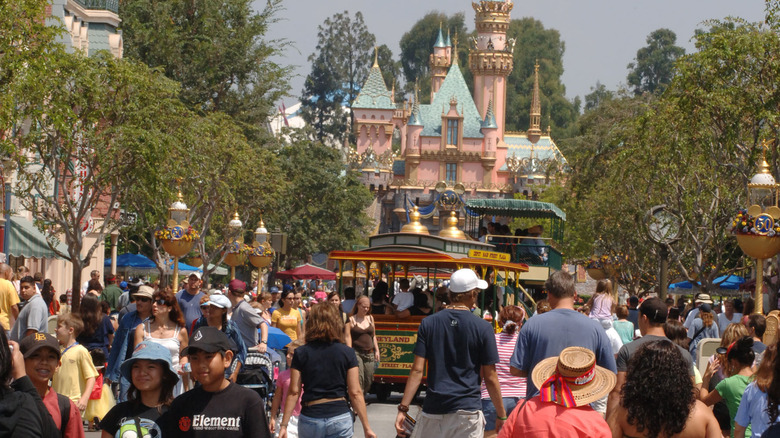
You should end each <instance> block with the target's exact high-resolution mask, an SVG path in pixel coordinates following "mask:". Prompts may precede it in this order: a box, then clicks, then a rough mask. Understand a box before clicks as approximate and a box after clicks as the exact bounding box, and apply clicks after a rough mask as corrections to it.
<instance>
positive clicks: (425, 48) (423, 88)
mask: <svg viewBox="0 0 780 438" xmlns="http://www.w3.org/2000/svg"><path fill="white" fill-rule="evenodd" d="M439 29H442V33H443V35H444V36H445V37H446V35H447V31H448V30H449V32H450V39H451V40H454V39H455V36H456V35H458V36H459V38H460V40H461V41H466V36H467V35H468V30H467V29H466V25H465V15H464V14H463V13H462V12H458V13H456V14H453V15H451V16H450V15H447V14H445V13H443V12H429V13H427V14H426V15H425V16H424V17H423V18H421V19H419V20H417V22H416V23H415V24H414V26H412V28H411V29H410V30H409V31H408V32H406V33H405V34H403V36H402V37H401V41H400V45H401V66H402V68H403V74H404V79H405V80H406V86H405V88H404V90H405V91H406V93H408V94H414V86H415V83H416V84H417V85H418V86H419V87H420V93H419V95H420V99H421V100H422V102H423V103H428V102H430V96H431V72H430V55H431V54H432V53H433V45H434V44H435V43H436V37H437V36H438V35H439ZM453 43H454V41H453ZM458 56H459V58H460V60H461V67H464V66H466V62H465V60H467V59H468V47H467V46H466V44H462V43H461V44H459V45H458ZM462 70H464V69H463V68H462ZM467 72H468V67H467V66H466V67H465V71H464V73H467ZM469 78H470V76H468V77H466V79H467V81H466V83H467V84H469V86H471V81H470V80H468V79H469Z"/></svg>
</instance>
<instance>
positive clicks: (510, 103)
mask: <svg viewBox="0 0 780 438" xmlns="http://www.w3.org/2000/svg"><path fill="white" fill-rule="evenodd" d="M507 38H515V39H516V41H517V42H516V45H515V47H520V48H522V50H516V51H515V53H514V68H513V70H512V73H511V74H510V75H509V78H508V79H507V93H506V101H507V110H506V114H507V115H508V117H507V120H506V129H507V130H510V131H525V130H527V129H528V128H530V118H531V98H532V96H533V85H534V64H535V63H536V62H538V63H539V65H540V67H539V89H540V92H541V93H540V94H541V95H540V98H541V104H542V121H541V126H542V129H544V128H545V127H547V126H550V127H551V128H552V131H553V135H554V137H555V138H556V139H558V140H560V139H563V138H567V137H570V136H571V135H573V134H574V133H575V132H576V125H575V121H576V120H577V116H578V114H579V104H578V103H577V102H578V101H576V100H575V101H574V102H572V101H569V100H568V99H567V98H566V88H565V87H564V85H563V83H561V75H562V74H563V52H564V49H565V45H564V43H563V42H562V41H561V36H560V33H559V32H558V31H557V30H555V29H545V28H544V25H542V23H541V22H540V21H538V20H535V19H533V18H528V17H526V18H522V19H518V20H512V21H511V22H510V24H509V30H508V31H507Z"/></svg>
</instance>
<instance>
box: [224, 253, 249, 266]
mask: <svg viewBox="0 0 780 438" xmlns="http://www.w3.org/2000/svg"><path fill="white" fill-rule="evenodd" d="M244 263H246V255H244V254H241V253H237V252H229V253H227V254H225V264H226V265H228V266H233V267H236V266H241V265H243V264H244Z"/></svg>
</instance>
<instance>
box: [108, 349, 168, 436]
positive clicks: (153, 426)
mask: <svg viewBox="0 0 780 438" xmlns="http://www.w3.org/2000/svg"><path fill="white" fill-rule="evenodd" d="M120 371H121V373H122V376H123V377H124V378H126V379H127V380H129V381H130V389H129V390H128V392H127V398H128V400H127V401H126V402H122V403H119V404H118V405H116V406H114V407H113V408H112V409H111V410H110V411H109V412H108V414H106V416H105V417H103V420H102V421H101V422H100V428H101V429H102V430H103V435H102V438H111V437H120V438H121V437H123V434H124V432H125V431H128V432H129V431H132V432H135V433H136V435H137V436H139V437H140V436H142V435H143V436H146V435H149V436H158V437H159V436H160V428H159V426H157V423H160V420H161V417H163V414H165V413H166V412H167V411H168V408H169V407H170V405H171V402H172V401H173V388H174V387H175V386H176V383H177V382H178V381H179V376H178V375H177V374H176V372H175V371H173V364H172V363H171V353H170V351H168V349H167V348H165V347H163V346H162V345H160V344H158V343H156V342H150V341H144V342H141V343H140V344H138V345H137V346H136V347H135V350H134V351H133V356H132V357H131V358H130V359H127V360H126V361H124V362H122V365H121V367H120ZM138 429H141V430H142V433H138ZM152 430H155V431H156V432H157V434H156V435H155V433H154V432H152Z"/></svg>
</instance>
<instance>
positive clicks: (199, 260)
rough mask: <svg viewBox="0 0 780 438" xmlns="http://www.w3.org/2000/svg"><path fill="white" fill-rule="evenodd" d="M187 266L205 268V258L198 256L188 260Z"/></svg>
mask: <svg viewBox="0 0 780 438" xmlns="http://www.w3.org/2000/svg"><path fill="white" fill-rule="evenodd" d="M187 264H188V265H190V266H195V267H196V268H197V267H198V266H203V257H201V256H199V255H197V256H192V257H188V258H187Z"/></svg>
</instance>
